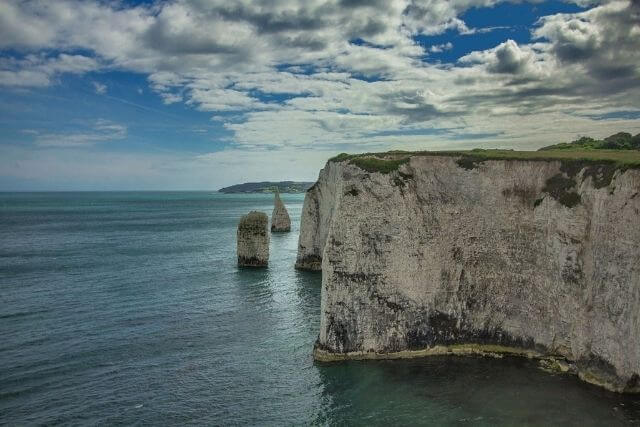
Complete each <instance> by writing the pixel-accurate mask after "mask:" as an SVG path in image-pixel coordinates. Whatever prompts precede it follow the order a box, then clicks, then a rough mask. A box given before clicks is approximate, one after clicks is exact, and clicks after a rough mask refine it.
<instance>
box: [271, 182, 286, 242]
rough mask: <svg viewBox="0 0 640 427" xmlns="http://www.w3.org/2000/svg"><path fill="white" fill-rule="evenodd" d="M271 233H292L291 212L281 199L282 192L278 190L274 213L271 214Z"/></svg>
mask: <svg viewBox="0 0 640 427" xmlns="http://www.w3.org/2000/svg"><path fill="white" fill-rule="evenodd" d="M271 231H272V232H274V233H280V232H286V231H291V219H290V218H289V212H287V208H286V207H285V206H284V203H282V200H281V199H280V192H279V191H278V190H276V196H275V201H274V205H273V213H272V214H271Z"/></svg>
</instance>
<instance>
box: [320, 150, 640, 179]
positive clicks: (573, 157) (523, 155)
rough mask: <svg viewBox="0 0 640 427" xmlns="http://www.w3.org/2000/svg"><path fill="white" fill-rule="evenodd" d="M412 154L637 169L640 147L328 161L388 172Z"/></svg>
mask: <svg viewBox="0 0 640 427" xmlns="http://www.w3.org/2000/svg"><path fill="white" fill-rule="evenodd" d="M414 156H447V157H460V159H459V160H458V165H460V167H463V168H465V169H473V168H474V167H475V166H476V164H478V163H482V162H484V161H486V160H530V161H554V160H560V161H562V162H566V163H578V162H579V163H593V164H610V165H614V166H615V167H616V168H619V169H640V151H638V150H579V149H575V150H566V149H564V150H546V151H513V150H482V149H474V150H469V151H388V152H385V153H363V154H346V153H342V154H339V155H337V156H335V157H333V158H331V159H329V162H345V161H348V162H349V163H351V164H353V165H355V166H358V167H359V168H361V169H363V170H365V171H367V172H380V173H385V174H387V173H391V172H393V171H395V170H398V168H399V167H400V165H402V164H404V163H407V162H408V161H409V158H410V157H414Z"/></svg>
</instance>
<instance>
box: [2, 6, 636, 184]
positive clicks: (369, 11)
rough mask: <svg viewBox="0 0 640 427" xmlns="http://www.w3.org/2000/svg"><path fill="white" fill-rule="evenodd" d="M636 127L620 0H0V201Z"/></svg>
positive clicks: (629, 11)
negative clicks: (5, 194)
mask: <svg viewBox="0 0 640 427" xmlns="http://www.w3.org/2000/svg"><path fill="white" fill-rule="evenodd" d="M619 131H626V132H630V133H633V134H636V133H639V132H640V0H615V1H590V0H572V1H570V0H567V1H529V2H527V1H500V0H448V1H445V0H370V1H366V0H324V1H320V0H253V1H251V0H209V1H206V0H190V1H180V0H176V1H168V0H167V1H140V0H138V1H118V0H113V1H98V0H94V1H77V0H56V1H48V0H47V1H45V0H0V191H40V190H54V191H64V190H216V189H218V188H220V187H223V186H227V185H232V184H236V183H241V182H248V181H264V180H274V181H279V180H300V181H314V180H315V179H316V178H317V176H318V172H319V170H320V169H321V168H322V167H323V165H324V164H325V162H326V160H327V159H328V158H329V157H331V156H333V155H336V154H338V153H341V152H348V153H357V152H371V151H387V150H394V149H402V150H443V149H447V150H456V149H461V150H462V149H470V148H475V147H481V148H513V149H517V150H535V149H538V148H540V147H542V146H545V145H549V144H554V143H558V142H567V141H571V140H574V139H576V138H577V137H579V136H583V135H588V136H592V137H605V136H608V135H610V134H613V133H616V132H619Z"/></svg>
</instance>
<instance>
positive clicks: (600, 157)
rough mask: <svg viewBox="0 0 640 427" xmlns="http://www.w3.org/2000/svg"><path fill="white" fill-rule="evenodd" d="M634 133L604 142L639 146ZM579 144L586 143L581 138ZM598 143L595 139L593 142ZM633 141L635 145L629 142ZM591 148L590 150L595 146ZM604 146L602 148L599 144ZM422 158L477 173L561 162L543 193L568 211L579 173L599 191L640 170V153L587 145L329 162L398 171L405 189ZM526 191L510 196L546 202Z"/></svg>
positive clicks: (375, 156) (575, 195) (374, 155)
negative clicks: (411, 166) (412, 165)
mask: <svg viewBox="0 0 640 427" xmlns="http://www.w3.org/2000/svg"><path fill="white" fill-rule="evenodd" d="M629 138H631V135H630V134H625V133H618V134H616V135H612V136H611V137H608V138H605V139H604V140H603V141H604V142H605V143H606V144H609V146H613V145H615V146H624V147H628V146H635V145H629V144H636V142H634V141H638V140H639V139H640V138H639V135H636V136H635V137H632V138H631V139H629ZM578 141H586V140H585V139H584V138H581V139H580V140H578ZM590 141H595V140H590ZM629 141H631V142H629ZM593 146H594V145H593V144H592V145H590V146H589V147H593ZM599 146H600V145H599ZM419 156H448V157H455V158H456V163H457V164H458V166H460V167H461V168H463V169H466V170H469V171H471V170H473V169H476V168H478V167H479V166H480V165H481V164H482V163H483V162H486V161H489V160H506V161H541V162H548V161H560V163H561V164H560V173H558V174H557V175H554V176H553V177H551V178H549V179H548V180H547V181H546V183H545V187H544V188H543V192H544V193H546V194H547V195H548V196H551V197H553V198H554V199H555V200H557V201H558V202H560V203H562V204H563V205H564V206H566V207H568V208H572V207H574V206H577V205H578V204H580V202H581V198H580V195H579V194H578V193H577V191H576V189H577V186H578V182H577V178H578V174H580V172H582V179H586V178H587V177H591V182H592V185H593V186H594V187H595V188H603V187H608V186H609V185H610V184H611V181H612V180H613V176H614V175H615V173H616V171H618V170H620V171H624V170H627V169H640V150H635V149H628V148H619V149H604V148H597V149H594V148H588V147H587V146H586V145H580V144H575V145H572V147H571V149H566V148H559V149H545V150H541V151H513V150H482V149H474V150H470V151H416V152H408V151H389V152H386V153H363V154H346V153H342V154H340V155H338V156H336V157H333V158H331V159H329V162H348V163H349V164H352V165H355V166H358V167H359V168H360V169H362V170H365V171H367V172H379V173H383V174H389V173H392V172H396V175H395V176H394V180H393V182H394V184H395V185H396V186H398V187H401V188H403V187H404V186H405V182H406V181H407V180H409V179H411V178H412V176H411V175H410V174H407V173H403V172H401V171H400V170H399V168H400V166H401V165H403V164H406V163H408V162H409V159H410V158H411V157H419ZM525 190H526V189H512V190H511V191H510V192H509V194H507V195H508V196H517V197H519V198H521V199H522V200H523V202H526V203H527V204H532V205H533V207H534V208H535V207H537V206H539V205H540V204H541V203H542V200H543V199H544V196H543V197H538V198H535V196H536V195H535V194H533V193H531V194H530V192H527V191H525Z"/></svg>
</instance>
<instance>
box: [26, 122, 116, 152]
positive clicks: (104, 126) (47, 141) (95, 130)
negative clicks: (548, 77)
mask: <svg viewBox="0 0 640 427" xmlns="http://www.w3.org/2000/svg"><path fill="white" fill-rule="evenodd" d="M34 136H35V143H36V145H37V146H39V147H87V146H92V145H95V144H97V143H101V142H107V141H115V140H121V139H124V138H126V136H127V127H126V126H123V125H121V124H118V123H114V122H111V121H109V120H104V119H99V120H96V121H95V122H94V123H93V124H91V125H90V126H87V127H86V129H85V130H83V131H74V132H60V133H37V134H35V135H34Z"/></svg>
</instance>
